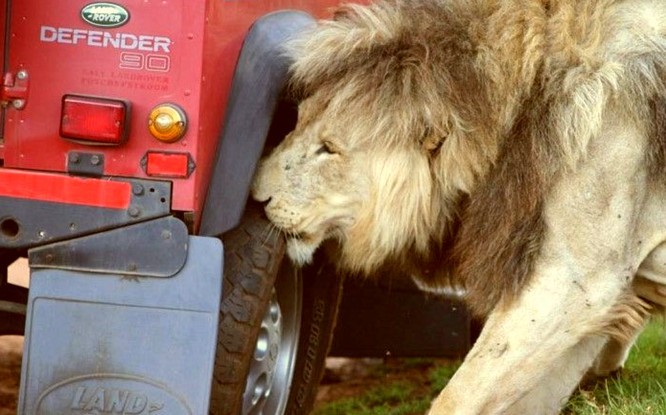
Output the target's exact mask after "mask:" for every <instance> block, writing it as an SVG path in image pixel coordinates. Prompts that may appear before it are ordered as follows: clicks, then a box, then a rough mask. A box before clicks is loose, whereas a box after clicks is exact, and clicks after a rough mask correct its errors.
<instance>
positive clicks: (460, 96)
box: [253, 1, 520, 271]
mask: <svg viewBox="0 0 666 415" xmlns="http://www.w3.org/2000/svg"><path fill="white" fill-rule="evenodd" d="M466 13H468V12H466ZM466 13H454V12H451V11H450V10H447V8H446V7H442V5H441V4H438V3H437V2H414V1H410V2H400V1H396V2H391V3H390V4H389V3H377V4H374V5H371V6H369V7H361V6H348V7H347V8H345V9H343V10H342V11H341V12H339V13H338V14H337V15H336V18H335V19H334V20H332V21H328V22H323V23H322V24H320V25H319V26H318V27H317V28H316V29H314V30H313V31H312V32H310V33H307V34H306V35H305V36H303V37H301V38H299V39H296V40H294V41H292V42H291V43H290V45H289V48H288V49H289V51H290V53H291V55H292V57H293V59H294V62H295V63H294V65H293V67H292V73H293V84H294V85H295V87H296V90H297V91H298V92H300V93H301V94H303V96H305V97H306V98H305V99H304V100H303V101H302V102H301V104H300V106H299V111H298V112H299V114H298V123H297V126H296V128H295V130H294V131H293V132H292V133H291V134H290V135H289V136H288V137H287V138H286V139H285V140H284V142H282V143H281V144H280V145H279V146H278V147H277V148H276V149H275V150H274V151H273V153H272V154H271V155H270V156H269V157H268V158H267V159H266V160H265V161H264V162H263V163H262V165H261V166H260V169H259V171H258V174H257V176H256V179H255V184H254V189H253V195H254V197H255V198H256V199H257V200H260V201H263V202H267V205H266V213H267V215H268V217H269V219H271V220H272V222H273V223H274V224H275V225H276V226H278V227H279V228H280V229H281V230H283V231H284V232H285V233H286V234H287V236H288V252H289V255H290V256H291V257H292V258H293V259H295V260H296V261H298V262H301V263H303V262H307V261H309V259H310V258H311V256H312V253H313V252H314V250H315V249H316V248H317V247H318V246H319V244H320V243H321V242H322V241H323V240H325V239H327V238H331V237H333V238H337V239H339V240H340V241H341V242H342V251H343V262H344V263H345V264H346V265H347V266H348V267H349V268H352V269H354V270H361V271H371V270H373V269H375V268H376V267H377V265H379V264H380V263H381V262H382V261H383V260H384V259H386V258H387V257H389V256H395V255H396V254H400V253H402V252H405V251H406V250H411V251H414V250H415V251H417V252H420V253H423V254H427V252H428V251H429V249H430V247H431V246H432V243H433V241H435V242H441V238H442V235H443V234H444V232H445V230H446V228H447V226H448V221H449V220H450V219H451V218H452V217H453V216H455V215H456V212H455V211H454V207H455V206H456V205H457V204H458V202H459V200H460V197H461V195H463V194H466V193H469V192H470V191H471V190H472V189H473V188H474V186H475V183H476V182H477V180H478V179H479V177H482V176H483V175H484V174H485V173H486V171H487V169H488V168H489V166H490V165H491V163H492V161H493V160H494V159H495V158H496V156H497V151H498V142H497V140H496V135H497V134H499V130H500V129H502V128H504V126H506V125H508V124H509V123H510V121H509V119H510V118H511V117H512V116H513V114H511V112H510V110H507V107H506V106H493V105H492V104H491V102H495V100H496V99H497V98H499V97H500V96H498V94H499V92H498V90H499V89H498V85H497V83H495V82H493V81H492V78H488V76H487V75H488V74H485V73H482V71H481V70H480V69H479V68H480V62H479V60H480V59H483V57H482V56H481V55H482V54H481V53H480V52H479V50H477V47H476V43H477V42H478V41H479V39H475V38H473V36H472V35H471V34H470V33H469V31H468V30H467V29H468V28H467V26H468V23H469V22H468V21H467V19H468V18H469V17H468V16H466ZM495 63H496V64H497V62H495ZM497 70H498V71H502V70H503V69H502V68H498V69H497ZM495 76H497V77H498V79H499V73H498V74H495ZM501 78H502V79H505V78H506V76H504V74H503V76H502V77H501ZM497 82H500V81H499V80H498V81H497ZM506 91H507V92H506V93H503V94H504V95H503V98H504V99H506V100H507V101H511V100H512V99H514V96H513V95H512V94H518V93H519V92H520V91H519V88H515V89H509V88H507V89H506Z"/></svg>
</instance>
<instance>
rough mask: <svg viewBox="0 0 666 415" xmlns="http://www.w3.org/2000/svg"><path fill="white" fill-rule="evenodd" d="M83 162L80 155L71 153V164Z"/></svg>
mask: <svg viewBox="0 0 666 415" xmlns="http://www.w3.org/2000/svg"><path fill="white" fill-rule="evenodd" d="M79 161H81V157H80V156H79V153H69V162H70V163H74V164H76V163H78V162H79Z"/></svg>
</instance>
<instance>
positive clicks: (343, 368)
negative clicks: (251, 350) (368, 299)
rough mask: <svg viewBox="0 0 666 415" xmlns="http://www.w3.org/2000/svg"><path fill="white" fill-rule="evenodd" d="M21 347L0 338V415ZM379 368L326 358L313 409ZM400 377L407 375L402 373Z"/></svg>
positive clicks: (8, 406)
mask: <svg viewBox="0 0 666 415" xmlns="http://www.w3.org/2000/svg"><path fill="white" fill-rule="evenodd" d="M22 348H23V338H22V337H19V336H0V415H16V403H17V399H18V387H19V376H20V373H21V350H22ZM382 365H384V363H383V362H382V360H378V359H353V360H352V359H329V360H328V362H327V372H326V376H325V378H324V381H323V382H322V386H320V388H319V392H318V394H317V403H316V406H320V405H323V404H324V403H326V402H331V401H335V400H338V399H342V398H347V397H351V396H355V395H358V394H360V393H362V392H364V391H366V390H367V389H368V387H370V386H372V385H375V386H376V385H379V384H380V383H381V382H383V381H385V380H386V378H385V377H384V376H377V372H378V370H379V368H380V366H382ZM389 366H390V365H389ZM408 372H409V371H408ZM422 372H423V371H422V370H415V371H414V373H412V374H411V375H412V376H419V374H422ZM385 375H386V373H385ZM402 376H407V377H409V376H410V374H409V373H404V372H403V373H402Z"/></svg>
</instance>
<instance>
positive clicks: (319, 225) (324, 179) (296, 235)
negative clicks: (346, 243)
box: [252, 102, 370, 263]
mask: <svg viewBox="0 0 666 415" xmlns="http://www.w3.org/2000/svg"><path fill="white" fill-rule="evenodd" d="M307 107H308V103H307V102H304V103H303V104H301V107H300V111H299V112H300V113H301V114H302V113H303V112H304V111H307ZM302 118H303V117H300V119H301V121H299V123H298V125H297V126H296V129H295V130H294V131H293V132H292V133H291V134H289V135H288V136H287V138H286V139H285V140H284V141H283V142H282V143H281V144H280V145H279V146H278V147H276V148H275V150H274V151H273V153H272V154H271V155H270V156H269V157H268V158H267V159H265V160H264V161H263V162H262V164H261V166H260V168H259V170H258V173H257V176H256V178H255V182H254V186H253V189H252V190H253V192H252V193H253V197H254V198H255V199H257V200H259V201H261V202H265V203H266V206H265V210H266V214H267V216H268V218H269V219H270V220H271V221H272V222H273V224H274V225H275V226H277V227H278V228H279V229H280V230H281V231H283V232H284V233H285V234H286V235H287V250H288V254H289V256H290V257H291V258H292V259H293V260H295V261H296V262H298V263H306V262H309V261H310V259H311V257H312V254H313V253H314V251H315V249H316V248H317V247H318V246H319V245H320V244H321V242H322V241H323V240H325V239H327V238H330V237H338V238H341V237H344V235H345V234H346V232H347V231H348V230H349V228H350V227H351V226H353V225H354V224H355V223H356V222H357V218H358V214H359V211H360V209H361V207H362V205H363V204H364V202H365V201H366V200H367V199H368V197H369V193H370V189H369V185H368V177H369V173H368V166H367V163H364V162H363V160H364V159H365V158H366V157H365V154H366V153H365V151H364V149H363V146H362V145H358V143H356V144H355V145H352V143H351V142H350V141H349V140H348V139H347V137H348V135H347V134H345V128H344V126H336V125H335V123H334V122H332V120H333V118H331V117H327V116H326V114H322V116H321V117H318V118H317V119H313V120H309V121H307V122H303V121H302Z"/></svg>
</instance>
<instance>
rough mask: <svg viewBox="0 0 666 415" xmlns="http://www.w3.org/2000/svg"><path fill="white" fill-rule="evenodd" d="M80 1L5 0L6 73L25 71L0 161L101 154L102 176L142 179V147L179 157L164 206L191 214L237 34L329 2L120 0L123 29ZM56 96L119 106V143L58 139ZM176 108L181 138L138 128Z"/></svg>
mask: <svg viewBox="0 0 666 415" xmlns="http://www.w3.org/2000/svg"><path fill="white" fill-rule="evenodd" d="M89 3H90V0H68V1H59V0H21V1H14V2H12V7H11V16H10V27H9V30H10V37H9V55H8V56H9V61H8V62H6V63H5V66H6V68H7V70H8V71H9V72H10V73H14V74H16V73H17V72H18V71H19V70H25V71H27V73H28V81H29V93H28V97H27V102H26V105H25V107H24V108H23V109H15V108H12V107H11V106H10V107H9V108H8V109H7V110H6V120H5V129H4V141H5V142H4V165H5V167H11V168H15V169H31V170H40V171H52V172H65V171H66V169H67V153H68V152H69V151H79V152H89V153H104V154H105V160H106V164H105V166H104V175H108V176H124V177H137V178H145V177H146V174H145V171H144V169H143V168H142V166H141V159H142V158H143V157H144V156H145V155H146V153H147V152H148V151H151V150H153V151H163V152H181V153H183V152H184V153H189V154H190V156H191V158H192V160H193V161H194V163H195V165H196V169H195V170H194V171H193V173H192V174H191V175H190V176H189V177H187V178H183V179H173V189H174V194H173V209H174V210H180V211H193V212H195V218H196V219H195V221H196V222H198V219H199V213H200V211H201V207H202V204H203V198H204V197H205V194H206V186H207V185H208V181H209V176H210V174H211V168H212V162H213V157H214V153H215V148H216V146H217V139H218V134H219V129H220V128H221V126H222V120H223V116H224V111H225V105H226V102H227V98H228V92H229V88H230V85H231V78H232V76H233V72H234V68H235V64H236V60H237V58H238V54H239V50H240V47H241V45H242V42H243V39H244V37H245V34H246V32H247V30H248V28H249V27H250V25H251V24H252V23H253V22H254V21H255V20H257V19H258V18H259V17H261V16H263V15H265V14H267V13H269V12H271V11H275V10H281V9H300V10H305V11H309V12H310V13H312V14H313V15H315V16H317V17H322V16H323V15H325V14H326V13H327V12H328V11H329V10H330V7H332V6H333V5H334V4H336V3H338V1H336V0H309V1H306V0H291V1H288V0H236V1H230V0H121V1H118V2H116V4H119V5H121V6H123V7H124V8H125V9H127V10H128V11H129V14H130V19H129V21H128V22H127V24H125V25H123V26H120V27H116V28H99V27H94V26H92V25H90V24H88V23H87V22H85V21H84V20H83V19H82V18H81V17H80V12H81V9H82V8H83V7H84V6H86V5H87V4H89ZM66 94H76V95H89V96H97V97H105V98H112V99H119V100H125V101H127V102H129V103H130V104H131V112H130V117H131V118H130V120H131V121H130V131H129V137H128V139H127V140H126V142H125V143H123V144H121V145H119V146H113V147H109V146H93V145H86V144H81V143H76V142H72V141H69V140H65V139H63V138H62V137H60V136H59V132H58V128H59V125H60V111H61V100H62V97H63V96H64V95H66ZM164 102H172V103H176V104H178V105H180V106H181V107H182V108H183V109H184V110H185V112H186V113H187V116H188V121H189V125H188V130H187V133H186V135H185V137H184V138H183V139H182V140H180V141H178V142H175V143H171V144H167V143H161V142H159V141H157V140H155V139H154V138H153V137H152V136H151V135H150V134H149V132H148V128H147V117H148V114H149V112H150V110H151V109H152V108H153V107H154V106H155V105H157V104H160V103H164Z"/></svg>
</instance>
